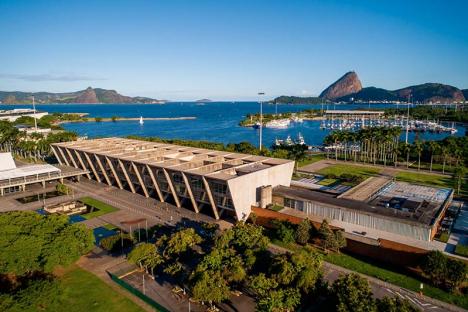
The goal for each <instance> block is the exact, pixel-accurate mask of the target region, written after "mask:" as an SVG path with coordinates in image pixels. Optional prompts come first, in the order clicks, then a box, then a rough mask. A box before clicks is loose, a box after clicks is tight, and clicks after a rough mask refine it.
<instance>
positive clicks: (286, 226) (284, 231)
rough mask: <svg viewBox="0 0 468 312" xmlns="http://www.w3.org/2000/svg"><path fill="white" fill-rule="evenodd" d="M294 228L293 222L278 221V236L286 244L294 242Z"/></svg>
mask: <svg viewBox="0 0 468 312" xmlns="http://www.w3.org/2000/svg"><path fill="white" fill-rule="evenodd" d="M294 235H295V233H294V229H293V226H292V224H291V223H289V222H287V221H278V222H276V236H277V237H278V239H279V240H280V241H282V242H283V243H285V244H290V243H292V242H294Z"/></svg>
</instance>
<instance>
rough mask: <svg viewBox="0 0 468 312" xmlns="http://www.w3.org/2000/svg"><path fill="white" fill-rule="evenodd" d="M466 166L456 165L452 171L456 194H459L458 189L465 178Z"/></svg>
mask: <svg viewBox="0 0 468 312" xmlns="http://www.w3.org/2000/svg"><path fill="white" fill-rule="evenodd" d="M465 175H466V168H465V167H464V166H457V167H456V168H455V170H454V172H453V178H454V180H455V187H456V189H457V194H458V195H460V190H461V187H462V184H463V180H464V179H465Z"/></svg>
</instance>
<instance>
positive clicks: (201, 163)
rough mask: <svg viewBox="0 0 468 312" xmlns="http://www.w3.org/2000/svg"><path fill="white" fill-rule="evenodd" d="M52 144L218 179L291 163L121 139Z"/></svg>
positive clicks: (262, 157)
mask: <svg viewBox="0 0 468 312" xmlns="http://www.w3.org/2000/svg"><path fill="white" fill-rule="evenodd" d="M53 145H54V146H58V147H65V148H70V149H74V150H78V151H82V152H88V153H93V154H97V155H102V156H107V157H111V158H117V159H122V160H128V161H132V162H135V163H141V164H147V165H153V166H156V167H162V168H165V169H167V170H174V171H182V172H185V173H188V174H195V175H202V176H206V177H210V178H213V179H218V180H229V179H233V178H235V177H238V176H241V175H245V174H248V173H252V172H256V171H259V170H264V169H268V168H271V167H274V166H277V165H282V164H285V163H291V162H293V161H292V160H288V159H279V158H271V157H264V156H257V155H249V154H241V153H233V152H229V151H217V150H210V149H205V148H198V147H189V146H180V145H174V144H167V143H161V142H149V141H143V140H133V139H124V138H103V139H93V140H82V141H72V142H62V143H55V144H53Z"/></svg>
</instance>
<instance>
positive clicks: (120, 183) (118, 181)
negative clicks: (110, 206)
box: [106, 157, 123, 189]
mask: <svg viewBox="0 0 468 312" xmlns="http://www.w3.org/2000/svg"><path fill="white" fill-rule="evenodd" d="M106 161H107V164H108V165H109V167H110V168H111V171H112V174H113V175H114V178H115V180H116V181H117V185H118V186H119V188H120V189H123V186H122V182H121V181H120V179H119V176H118V175H117V172H116V171H115V169H114V166H113V165H112V162H111V160H110V159H109V158H108V157H106Z"/></svg>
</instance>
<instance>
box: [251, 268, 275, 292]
mask: <svg viewBox="0 0 468 312" xmlns="http://www.w3.org/2000/svg"><path fill="white" fill-rule="evenodd" d="M247 285H248V287H249V288H250V289H251V290H252V291H253V292H254V293H255V294H256V295H257V297H258V298H262V297H265V296H266V295H267V294H268V292H269V291H270V290H271V289H274V288H276V287H278V283H277V282H276V280H275V279H273V278H269V277H267V276H266V275H265V274H264V273H260V274H258V275H254V276H252V277H251V278H249V280H248V282H247Z"/></svg>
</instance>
